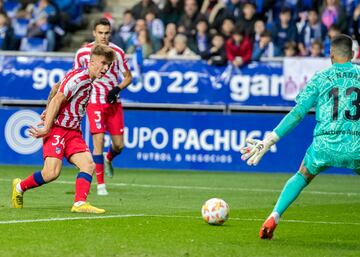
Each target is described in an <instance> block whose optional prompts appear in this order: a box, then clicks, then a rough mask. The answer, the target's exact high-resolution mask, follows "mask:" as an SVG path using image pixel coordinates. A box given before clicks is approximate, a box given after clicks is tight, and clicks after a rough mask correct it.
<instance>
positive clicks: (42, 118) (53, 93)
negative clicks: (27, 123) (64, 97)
mask: <svg viewBox="0 0 360 257" xmlns="http://www.w3.org/2000/svg"><path fill="white" fill-rule="evenodd" d="M59 87H60V81H59V82H58V83H56V84H55V85H54V86H53V87H52V88H51V91H50V93H49V96H48V99H47V103H46V107H45V110H44V111H43V112H42V113H41V115H40V119H41V120H42V121H44V120H45V116H46V110H47V108H48V106H49V103H50V101H51V99H52V98H53V97H54V95H55V94H56V93H57V91H58V90H59ZM41 124H43V123H41Z"/></svg>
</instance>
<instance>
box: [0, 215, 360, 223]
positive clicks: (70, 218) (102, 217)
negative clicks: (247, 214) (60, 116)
mask: <svg viewBox="0 0 360 257" xmlns="http://www.w3.org/2000/svg"><path fill="white" fill-rule="evenodd" d="M131 217H145V218H146V217H154V218H180V219H201V217H200V216H199V217H198V216H181V215H161V214H159V215H157V214H149V215H147V214H119V215H106V216H88V217H63V218H47V219H31V220H4V221H0V225H1V224H5V225H6V224H19V223H36V222H55V221H69V220H70V221H71V220H97V219H116V218H131ZM229 220H236V221H254V222H262V221H264V219H243V218H230V219H229ZM281 222H287V223H303V224H318V225H351V226H353V225H355V226H360V223H356V222H340V221H310V220H286V219H283V220H281Z"/></svg>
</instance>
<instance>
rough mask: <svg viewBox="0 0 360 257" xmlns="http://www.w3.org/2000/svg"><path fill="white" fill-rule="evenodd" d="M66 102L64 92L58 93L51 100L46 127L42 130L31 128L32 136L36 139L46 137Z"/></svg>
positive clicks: (46, 117) (45, 122)
mask: <svg viewBox="0 0 360 257" xmlns="http://www.w3.org/2000/svg"><path fill="white" fill-rule="evenodd" d="M65 100H66V98H65V95H64V94H63V93H62V92H57V93H56V94H55V96H54V97H53V98H52V99H51V101H50V103H49V105H48V107H47V111H46V116H45V121H44V126H43V127H42V128H35V127H33V126H31V127H30V130H29V132H30V135H31V136H33V137H35V138H40V137H44V136H46V135H47V134H48V133H49V131H50V128H51V126H52V125H53V124H54V120H55V118H56V117H57V115H58V113H59V110H60V107H61V105H62V103H63V102H64V101H65Z"/></svg>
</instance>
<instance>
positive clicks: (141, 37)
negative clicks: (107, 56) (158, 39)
mask: <svg viewBox="0 0 360 257" xmlns="http://www.w3.org/2000/svg"><path fill="white" fill-rule="evenodd" d="M136 48H141V53H142V57H143V58H145V59H146V58H149V56H150V55H151V54H152V53H153V46H152V42H151V39H150V34H149V32H148V30H147V29H142V30H140V31H139V32H138V34H137V39H136V44H134V45H132V46H130V47H129V49H128V51H127V53H129V54H133V53H135V51H136Z"/></svg>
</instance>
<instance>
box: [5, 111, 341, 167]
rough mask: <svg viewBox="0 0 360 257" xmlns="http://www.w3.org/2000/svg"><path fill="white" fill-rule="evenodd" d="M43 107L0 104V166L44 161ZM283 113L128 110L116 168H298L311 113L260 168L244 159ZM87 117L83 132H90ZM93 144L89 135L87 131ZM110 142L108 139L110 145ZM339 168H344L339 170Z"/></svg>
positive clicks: (304, 147) (310, 131)
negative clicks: (248, 146)
mask: <svg viewBox="0 0 360 257" xmlns="http://www.w3.org/2000/svg"><path fill="white" fill-rule="evenodd" d="M41 111H42V109H41V108H36V109H23V108H0V131H4V133H1V135H0V141H1V142H2V143H1V144H0V153H1V154H0V164H33V165H41V164H42V141H41V140H40V139H38V140H35V139H33V138H31V137H29V135H28V132H27V130H28V128H29V125H34V124H36V123H37V122H38V121H39V114H40V113H41ZM282 117H283V115H282V114H231V115H227V114H219V113H218V114H216V113H207V114H199V113H192V112H166V111H151V115H149V111H126V114H125V122H126V131H125V132H126V133H125V146H126V149H125V150H124V151H123V153H122V154H121V156H119V158H116V159H115V160H114V165H115V166H117V167H124V168H125V167H126V168H147V169H152V168H156V169H191V170H209V171H268V172H289V171H296V170H297V168H298V166H299V164H300V162H301V160H302V157H303V155H304V153H305V151H306V148H307V146H308V145H309V144H310V142H311V138H312V134H311V133H312V128H313V126H314V124H315V121H314V117H313V115H309V116H308V117H306V118H305V119H304V121H303V122H302V123H301V125H300V126H299V127H297V128H296V129H295V130H294V131H293V132H292V133H291V134H289V135H288V136H285V137H284V138H283V139H282V140H281V141H280V142H279V143H278V144H277V145H276V146H274V147H273V148H272V149H271V151H270V152H269V153H268V154H267V155H266V156H265V157H264V159H263V160H262V162H261V163H260V164H259V165H258V166H257V167H249V166H247V165H246V164H245V163H244V162H242V161H241V160H240V154H239V149H240V147H242V146H244V144H245V138H246V137H253V138H262V137H263V136H264V134H265V133H267V132H269V131H271V130H272V128H273V127H274V126H275V125H276V124H277V123H278V122H279V121H280V119H281V118H282ZM86 123H87V121H86V119H85V120H84V122H83V128H82V129H83V131H86ZM84 136H85V138H86V140H87V141H88V143H89V145H90V146H92V142H91V138H90V136H89V134H88V133H87V132H85V133H84ZM109 144H110V140H109V137H106V147H108V146H109ZM336 172H343V171H341V170H336Z"/></svg>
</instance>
